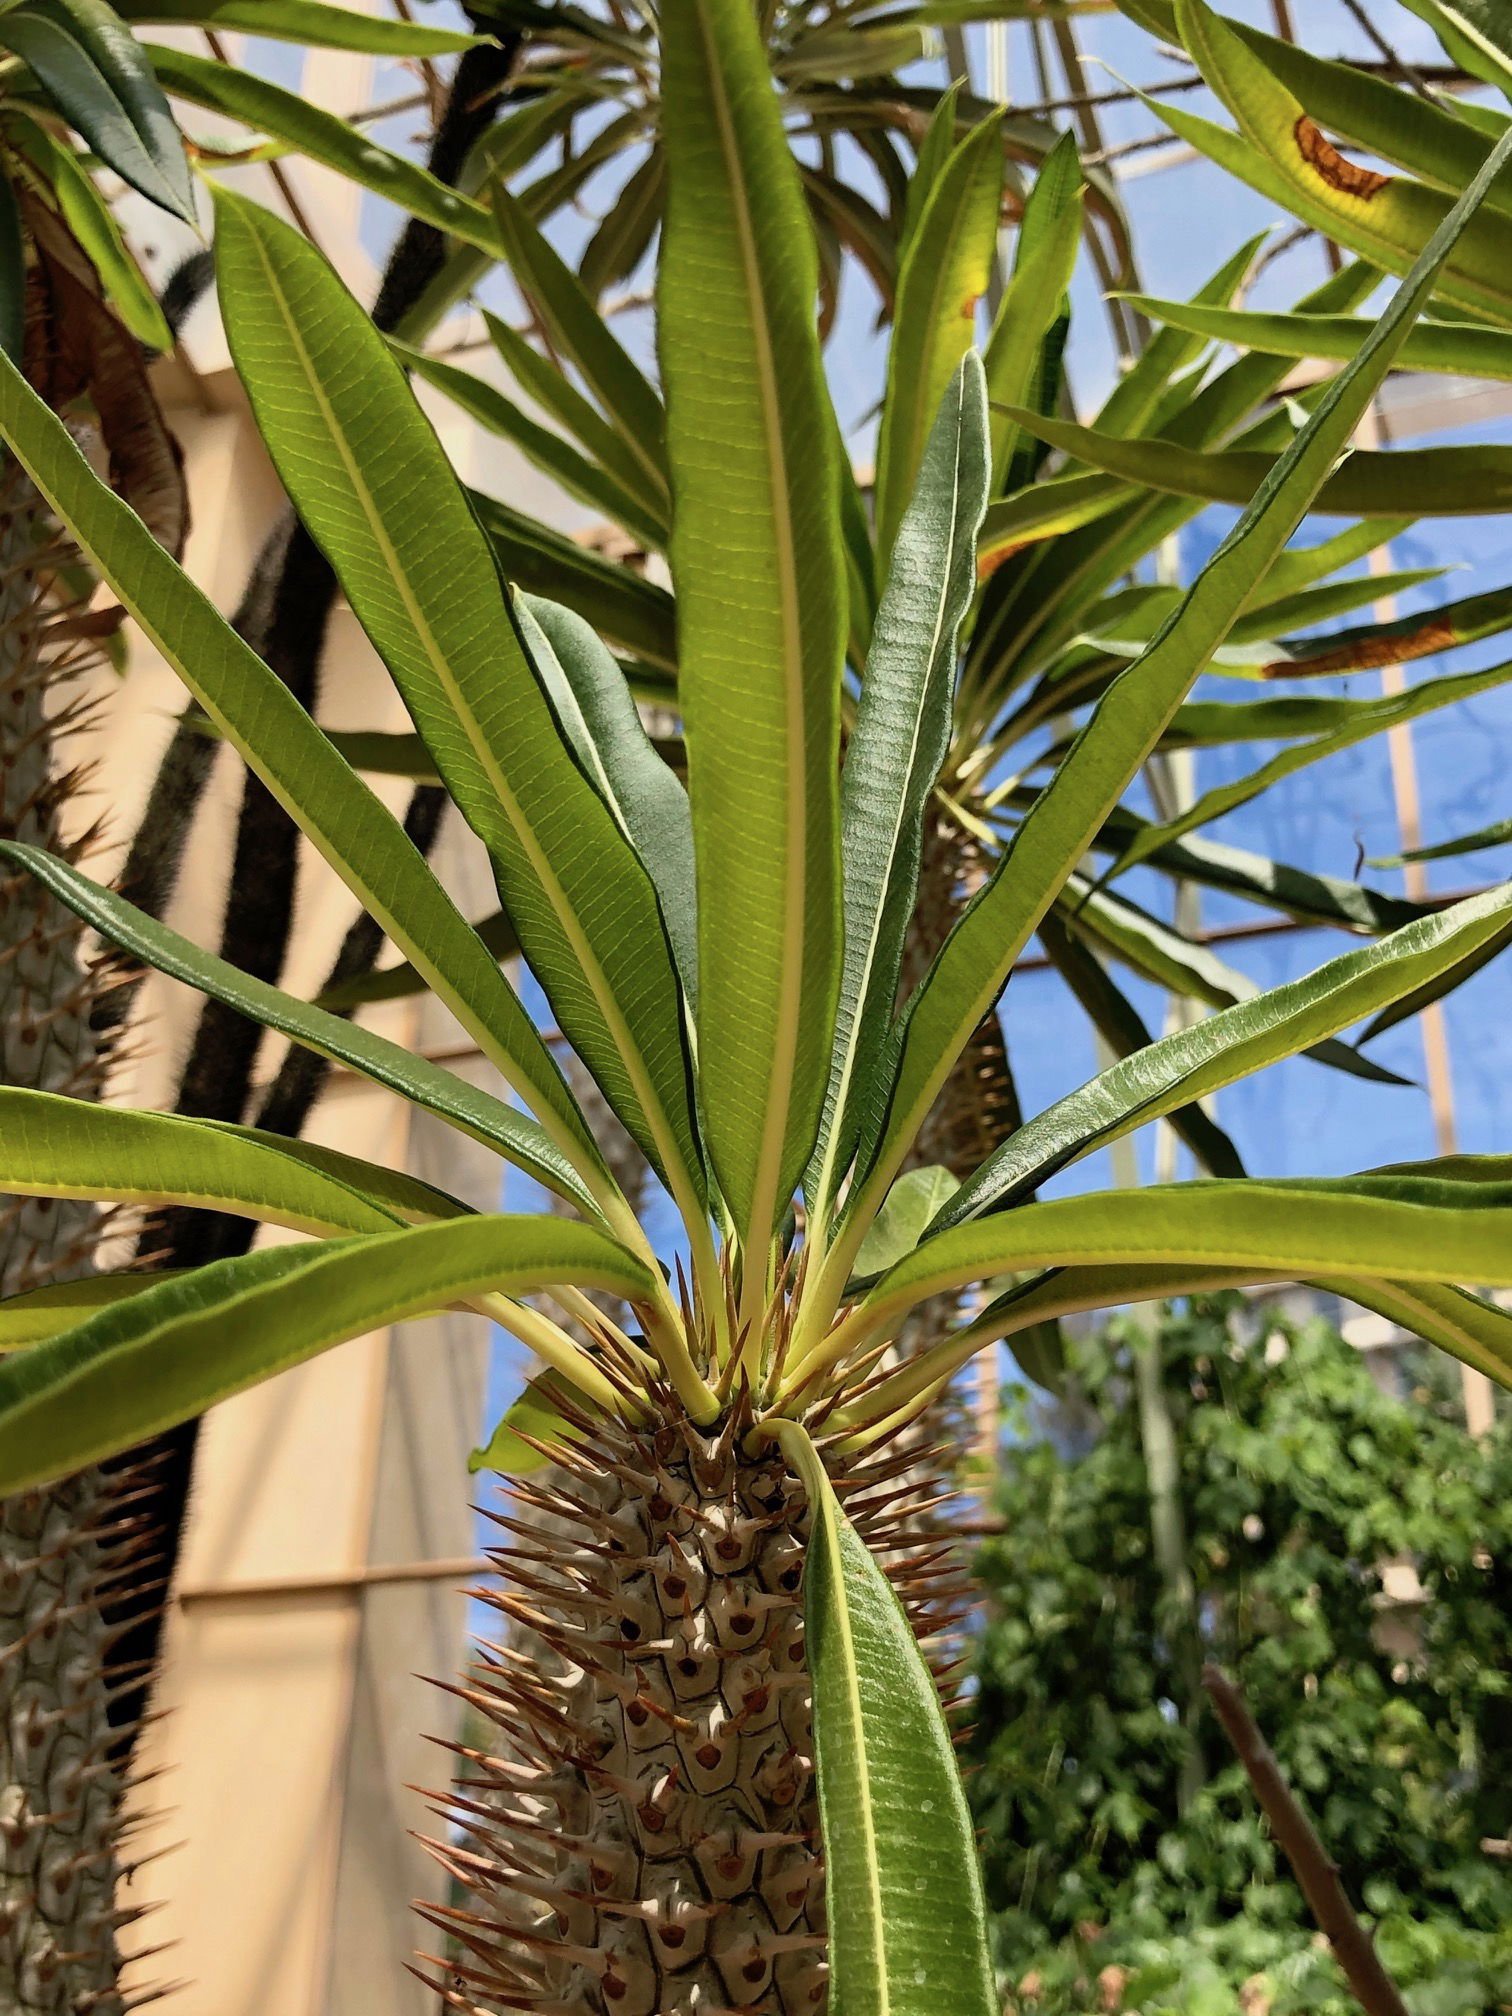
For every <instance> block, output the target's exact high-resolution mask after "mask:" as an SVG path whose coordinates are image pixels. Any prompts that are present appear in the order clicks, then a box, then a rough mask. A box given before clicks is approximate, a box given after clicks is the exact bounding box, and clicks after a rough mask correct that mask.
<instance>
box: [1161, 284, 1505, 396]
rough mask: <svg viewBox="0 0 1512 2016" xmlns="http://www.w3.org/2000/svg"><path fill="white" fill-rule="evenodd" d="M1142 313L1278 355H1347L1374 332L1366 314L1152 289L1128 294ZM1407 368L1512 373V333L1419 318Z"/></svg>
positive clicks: (1404, 360) (1403, 357)
mask: <svg viewBox="0 0 1512 2016" xmlns="http://www.w3.org/2000/svg"><path fill="white" fill-rule="evenodd" d="M1123 298H1124V299H1125V300H1127V301H1128V302H1129V303H1130V304H1131V305H1132V306H1133V307H1135V308H1137V309H1139V310H1140V312H1141V313H1142V314H1145V315H1149V316H1150V317H1152V318H1153V319H1155V320H1158V321H1161V322H1166V323H1169V324H1170V326H1171V327H1172V328H1173V329H1189V330H1191V331H1192V332H1193V334H1195V335H1199V336H1210V337H1212V339H1213V340H1214V342H1217V343H1233V344H1237V345H1239V346H1240V347H1242V348H1244V349H1248V350H1266V351H1270V352H1272V353H1273V354H1274V355H1275V356H1278V357H1337V358H1339V359H1341V360H1342V359H1348V358H1350V357H1353V355H1354V354H1355V352H1356V350H1358V349H1359V347H1360V345H1361V343H1362V342H1363V341H1364V340H1365V338H1366V336H1367V335H1369V333H1370V327H1371V324H1370V320H1369V318H1368V317H1367V316H1364V315H1301V314H1297V313H1296V312H1293V313H1291V314H1271V315H1267V314H1260V313H1257V312H1255V311H1254V310H1250V309H1240V308H1204V307H1199V306H1196V305H1192V304H1188V303H1186V302H1181V301H1160V300H1157V299H1156V298H1155V297H1154V296H1153V295H1149V294H1129V295H1125V296H1124V297H1123ZM1397 363H1398V368H1399V369H1401V370H1403V371H1432V372H1445V373H1448V374H1449V375H1450V376H1452V377H1456V378H1461V377H1463V378H1492V379H1497V380H1506V379H1509V378H1512V338H1509V337H1508V335H1507V333H1506V332H1505V331H1504V330H1501V329H1488V328H1486V327H1485V325H1484V324H1483V323H1477V322H1420V323H1419V324H1418V326H1417V327H1416V329H1414V330H1413V332H1412V334H1411V335H1410V336H1409V337H1408V338H1407V341H1406V342H1405V343H1404V344H1403V345H1402V349H1401V353H1400V355H1399V357H1398V359H1397Z"/></svg>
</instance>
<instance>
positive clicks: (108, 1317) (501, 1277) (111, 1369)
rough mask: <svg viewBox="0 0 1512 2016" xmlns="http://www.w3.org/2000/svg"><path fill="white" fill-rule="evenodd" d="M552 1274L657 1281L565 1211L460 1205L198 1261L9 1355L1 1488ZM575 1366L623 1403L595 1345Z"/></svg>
mask: <svg viewBox="0 0 1512 2016" xmlns="http://www.w3.org/2000/svg"><path fill="white" fill-rule="evenodd" d="M556 1282H571V1283H573V1284H574V1285H575V1286H578V1287H597V1288H605V1289H608V1290H610V1291H611V1292H613V1293H614V1294H618V1295H623V1296H625V1297H627V1299H630V1300H632V1301H642V1300H645V1299H647V1298H648V1297H649V1295H650V1292H651V1280H650V1276H649V1274H648V1272H647V1270H646V1269H645V1268H644V1267H643V1266H641V1265H640V1264H639V1263H638V1262H637V1261H635V1260H633V1259H632V1258H631V1256H630V1255H629V1254H628V1253H626V1252H625V1251H624V1249H623V1248H622V1247H620V1246H618V1245H616V1244H615V1243H614V1242H613V1241H612V1240H610V1239H609V1238H607V1237H606V1236H605V1235H604V1234H603V1233H602V1232H597V1231H595V1230H594V1228H593V1227H592V1226H590V1225H574V1224H571V1223H569V1222H567V1221H566V1220H564V1219H560V1218H538V1217H519V1218H493V1217H477V1218H464V1219H457V1220H454V1221H452V1222H451V1223H449V1224H443V1225H424V1226H417V1227H407V1228H405V1229H404V1230H402V1231H397V1232H389V1233H383V1234H376V1235H373V1236H370V1237H367V1238H357V1239H335V1240H327V1241H323V1242H321V1243H319V1244H316V1245H312V1246H292V1247H291V1246H276V1247H271V1248H268V1249H266V1250H264V1251H261V1252H254V1253H248V1254H244V1255H242V1256H240V1257H238V1258H236V1259H233V1260H221V1261H215V1262H213V1263H212V1264H211V1265H210V1266H207V1267H200V1268H196V1269H195V1270H194V1271H193V1272H192V1273H189V1274H184V1275H180V1276H178V1277H176V1278H175V1279H173V1280H170V1281H164V1282H162V1283H160V1284H159V1285H157V1286H155V1287H153V1288H150V1289H149V1290H147V1292H145V1293H144V1294H141V1295H135V1296H132V1297H130V1298H128V1299H126V1300H123V1301H120V1302H118V1303H116V1304H115V1305H114V1306H113V1307H111V1308H106V1309H102V1310H101V1311H100V1312H99V1313H98V1314H97V1315H94V1316H91V1317H90V1318H88V1319H87V1320H86V1321H85V1322H83V1323H81V1324H80V1325H79V1326H78V1327H77V1328H75V1329H73V1330H69V1331H65V1332H64V1333H63V1334H61V1335H59V1336H55V1337H52V1338H50V1339H48V1340H47V1341H46V1342H45V1343H40V1344H35V1345H33V1346H32V1347H31V1349H29V1350H26V1351H16V1352H12V1353H11V1354H10V1355H9V1356H7V1357H6V1358H5V1359H4V1360H0V1491H3V1492H5V1493H7V1494H8V1493H10V1492H13V1491H23V1490H26V1489H27V1488H28V1487H30V1486H31V1485H33V1484H40V1483H45V1482H47V1481H48V1480H50V1479H51V1478H54V1477H58V1476H62V1475H65V1474H67V1473H69V1472H72V1471H74V1470H77V1469H80V1468H82V1467H83V1466H84V1465H85V1464H86V1463H93V1462H98V1461H101V1460H102V1459H104V1458H105V1457H108V1456H113V1455H116V1454H117V1453H119V1451H121V1450H122V1449H129V1448H131V1447H132V1446H133V1445H134V1444H136V1443H138V1442H141V1441H144V1440H145V1439H146V1438H147V1437H148V1436H150V1435H155V1434H157V1433H159V1432H160V1431H161V1430H163V1429H165V1428H171V1427H173V1426H174V1425H175V1424H176V1423H178V1422H180V1421H187V1420H189V1419H191V1418H192V1417H193V1416H194V1415H197V1414H202V1413H203V1412H204V1411H205V1409H206V1408H207V1407H212V1406H214V1405H215V1404H216V1403H217V1402H218V1401H220V1400H224V1399H227V1398H228V1397H229V1396H230V1395H231V1394H233V1393H239V1392H241V1391H243V1390H244V1389H245V1388H247V1387H249V1386H254V1385H257V1384H259V1383H260V1382H261V1381H262V1380H264V1379H268V1378H271V1377H272V1375H273V1374H274V1373H275V1372H281V1371H283V1370H285V1369H286V1367H288V1366H290V1365H297V1364H299V1363H301V1362H302V1361H303V1360H304V1359H307V1358H311V1357H314V1356H315V1355H316V1354H317V1353H318V1352H321V1351H325V1350H328V1349H329V1348H330V1346H331V1345H333V1344H340V1343H343V1342H344V1341H345V1340H346V1339H347V1338H349V1337H360V1336H361V1335H362V1334H363V1333H364V1332H365V1331H368V1330H374V1329H380V1328H382V1327H383V1326H384V1325H386V1324H390V1323H399V1322H403V1321H404V1320H405V1319H406V1318H407V1317H411V1316H419V1315H424V1314H426V1313H427V1312H429V1311H431V1310H436V1309H444V1308H447V1307H449V1306H451V1305H453V1304H455V1303H458V1302H468V1301H474V1300H476V1299H477V1298H479V1297H480V1296H483V1295H486V1294H506V1295H515V1294H523V1293H531V1292H534V1291H535V1290H538V1289H540V1288H543V1287H549V1286H550V1285H552V1284H553V1283H556ZM573 1369H574V1370H575V1371H578V1372H579V1373H580V1383H581V1384H586V1385H588V1386H595V1382H596V1387H597V1388H600V1389H602V1390H601V1391H598V1392H597V1397H598V1398H599V1400H600V1404H603V1405H608V1406H611V1407H612V1406H613V1405H615V1403H616V1396H615V1393H614V1389H613V1388H612V1387H611V1386H610V1385H609V1383H608V1381H607V1380H605V1379H604V1378H603V1376H602V1374H600V1373H597V1372H596V1371H595V1370H594V1368H593V1367H592V1366H591V1364H590V1362H589V1360H588V1359H587V1357H586V1356H585V1355H583V1354H580V1353H579V1354H574V1364H573Z"/></svg>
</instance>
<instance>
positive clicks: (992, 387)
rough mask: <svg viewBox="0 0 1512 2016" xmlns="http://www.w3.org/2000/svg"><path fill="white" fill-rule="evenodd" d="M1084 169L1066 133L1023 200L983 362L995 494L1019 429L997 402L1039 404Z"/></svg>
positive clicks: (1077, 232) (1069, 266)
mask: <svg viewBox="0 0 1512 2016" xmlns="http://www.w3.org/2000/svg"><path fill="white" fill-rule="evenodd" d="M1082 193H1083V185H1082V174H1081V160H1080V157H1079V156H1078V154H1077V151H1076V142H1075V140H1074V138H1073V137H1072V135H1071V134H1070V133H1066V134H1064V135H1063V136H1062V138H1061V139H1060V141H1058V142H1057V144H1056V146H1055V147H1054V148H1052V150H1051V151H1050V153H1049V154H1048V155H1047V156H1046V157H1045V162H1044V165H1043V167H1042V168H1041V169H1040V172H1039V174H1038V175H1037V176H1036V177H1035V182H1034V187H1033V189H1032V190H1031V191H1030V193H1029V196H1028V199H1027V200H1026V202H1025V205H1024V216H1023V221H1022V223H1021V224H1020V226H1019V234H1018V243H1017V245H1016V246H1015V247H1014V257H1013V274H1012V277H1011V279H1010V280H1009V282H1008V285H1007V286H1006V287H1005V288H1004V289H1003V298H1002V300H1001V302H1000V303H999V304H998V311H997V314H996V316H995V317H994V318H993V324H992V333H991V335H990V336H989V337H988V339H987V349H986V353H985V356H984V358H983V364H984V367H985V369H986V373H987V397H988V399H989V401H990V402H992V406H993V414H992V491H993V494H994V495H995V494H996V493H997V492H998V491H999V490H1000V489H1001V488H1002V485H1003V482H1004V480H1005V479H1006V476H1007V473H1008V467H1009V464H1010V462H1011V460H1012V457H1013V453H1014V449H1015V445H1016V442H1017V433H1016V430H1015V429H1014V427H1013V426H1012V424H1011V423H1010V422H1009V420H1008V419H1007V417H1006V416H1005V415H1003V414H1001V413H999V412H998V411H997V410H996V409H997V408H998V407H1000V406H1005V405H1007V406H1024V405H1032V404H1033V403H1034V401H1033V399H1032V398H1031V396H1030V395H1031V391H1032V388H1033V386H1034V383H1035V380H1036V378H1037V376H1038V375H1039V374H1040V372H1041V369H1042V365H1043V359H1044V346H1045V339H1046V337H1047V336H1048V335H1049V333H1050V330H1051V328H1052V327H1053V325H1054V323H1055V321H1056V319H1057V317H1058V316H1059V315H1060V314H1061V313H1062V311H1063V307H1064V303H1065V295H1066V289H1067V288H1068V287H1069V286H1070V284H1071V274H1072V270H1073V268H1074V267H1075V265H1076V253H1077V247H1078V246H1079V244H1080V243H1081V230H1082Z"/></svg>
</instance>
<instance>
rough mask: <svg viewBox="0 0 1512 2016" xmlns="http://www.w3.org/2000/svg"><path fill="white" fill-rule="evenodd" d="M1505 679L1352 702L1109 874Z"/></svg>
mask: <svg viewBox="0 0 1512 2016" xmlns="http://www.w3.org/2000/svg"><path fill="white" fill-rule="evenodd" d="M1508 679H1512V663H1509V664H1506V665H1493V666H1490V667H1489V668H1488V669H1487V670H1486V671H1484V672H1460V673H1455V674H1451V675H1448V676H1446V677H1444V678H1442V679H1425V680H1424V681H1423V682H1422V684H1421V685H1419V686H1409V687H1408V688H1407V690H1406V692H1404V693H1393V694H1388V695H1387V697H1386V698H1385V699H1382V700H1365V701H1360V702H1358V703H1356V704H1357V711H1356V712H1354V713H1352V714H1351V715H1349V716H1348V717H1347V719H1346V720H1345V721H1344V722H1343V723H1342V725H1341V726H1339V727H1337V728H1335V729H1333V730H1332V732H1331V733H1329V734H1327V735H1319V736H1317V737H1315V738H1314V739H1313V740H1312V741H1310V742H1302V743H1296V744H1293V746H1292V747H1291V748H1289V749H1283V750H1282V751H1281V752H1280V754H1279V755H1277V756H1273V757H1272V758H1271V760H1270V761H1269V762H1268V763H1262V764H1261V765H1260V767H1259V768H1258V769H1256V770H1251V771H1250V772H1249V773H1248V774H1247V775H1246V776H1243V777H1236V778H1234V779H1233V780H1232V781H1231V782H1229V783H1227V784H1218V785H1215V786H1214V787H1213V789H1212V790H1211V791H1204V792H1203V794H1202V796H1201V797H1200V798H1199V799H1198V800H1197V801H1196V803H1195V804H1193V805H1191V806H1189V807H1188V808H1187V810H1186V811H1184V812H1181V813H1178V814H1177V816H1176V817H1175V818H1174V819H1168V820H1167V821H1165V823H1164V824H1162V825H1158V826H1149V827H1147V828H1146V829H1145V831H1144V832H1143V833H1141V834H1140V835H1139V837H1138V839H1137V840H1135V841H1134V843H1133V844H1132V845H1131V846H1130V848H1129V850H1128V852H1127V853H1126V854H1125V855H1124V856H1123V859H1122V860H1121V861H1119V862H1118V863H1117V864H1116V865H1115V866H1114V867H1113V868H1112V869H1111V870H1110V871H1109V873H1110V874H1111V875H1121V874H1123V873H1124V871H1125V870H1126V869H1128V868H1132V867H1133V866H1134V864H1135V863H1136V862H1137V861H1141V860H1143V859H1144V858H1145V857H1146V856H1147V855H1149V854H1150V853H1151V852H1153V850H1154V849H1155V848H1157V847H1158V846H1160V845H1161V843H1162V842H1163V841H1166V840H1179V839H1180V838H1181V836H1182V835H1183V834H1184V833H1190V832H1192V831H1193V829H1194V828H1196V827H1198V826H1206V825H1208V824H1209V823H1210V822H1211V821H1212V820H1214V819H1218V818H1221V817H1222V816H1223V814H1224V813H1226V812H1231V811H1233V809H1234V808H1235V807H1236V806H1239V805H1247V804H1249V802H1250V801H1251V799H1254V798H1258V797H1259V796H1260V794H1261V793H1262V792H1263V791H1267V790H1269V789H1270V787H1271V785H1272V784H1275V783H1278V782H1279V781H1280V780H1281V779H1282V778H1283V777H1290V776H1293V775H1295V773H1296V772H1297V771H1299V770H1305V769H1306V768H1307V766H1308V765H1309V764H1311V763H1319V762H1322V760H1323V759H1324V758H1325V757H1327V756H1334V755H1337V754H1338V752H1339V751H1340V750H1341V749H1350V748H1353V746H1354V745H1355V743H1357V742H1363V741H1364V740H1365V739H1366V738H1367V737H1368V736H1371V735H1379V734H1384V733H1387V732H1389V731H1390V730H1391V729H1393V728H1396V727H1399V726H1400V725H1401V724H1402V723H1403V722H1405V721H1415V720H1417V719H1418V717H1419V716H1420V715H1423V714H1428V713H1431V712H1433V710H1434V709H1435V708H1439V707H1449V706H1453V705H1454V704H1455V703H1456V702H1458V701H1460V700H1471V699H1474V698H1475V697H1476V696H1477V695H1478V694H1481V693H1489V692H1492V691H1494V689H1495V688H1496V687H1498V686H1504V685H1505V684H1506V683H1507V681H1508Z"/></svg>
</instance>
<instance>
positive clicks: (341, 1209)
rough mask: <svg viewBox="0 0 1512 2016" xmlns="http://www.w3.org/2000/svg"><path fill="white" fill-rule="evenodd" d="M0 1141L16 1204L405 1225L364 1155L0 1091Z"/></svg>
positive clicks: (307, 1224)
mask: <svg viewBox="0 0 1512 2016" xmlns="http://www.w3.org/2000/svg"><path fill="white" fill-rule="evenodd" d="M0 1143H3V1145H0V1188H3V1189H5V1190H9V1191H12V1192H13V1193H15V1194H16V1195H17V1196H24V1197H98V1198H108V1199H110V1200H111V1201H113V1202H115V1203H119V1204H147V1205H163V1204H185V1205H190V1206H193V1207H194V1208H196V1209H201V1210H206V1211H229V1212H234V1213H235V1214H236V1215H237V1216H239V1217H243V1218H256V1219H259V1220H261V1221H262V1222H263V1223H265V1224H269V1225H284V1226H287V1227H289V1228H290V1229H291V1230H292V1231H295V1232H384V1231H387V1230H388V1229H389V1228H390V1227H391V1226H392V1225H394V1224H395V1223H397V1222H399V1220H398V1216H397V1214H396V1212H395V1210H394V1209H393V1204H392V1201H391V1197H392V1183H391V1179H390V1178H389V1177H388V1175H387V1172H386V1171H384V1170H382V1169H379V1168H372V1167H370V1166H369V1165H368V1164H367V1163H365V1162H363V1161H361V1160H359V1159H358V1158H357V1157H356V1156H352V1155H341V1154H338V1153H337V1152H336V1151H334V1150H331V1149H327V1150H325V1151H321V1152H320V1153H319V1156H318V1159H317V1157H306V1156H303V1155H301V1154H299V1153H298V1152H289V1151H288V1150H286V1149H285V1148H284V1146H283V1144H282V1143H281V1142H279V1141H278V1140H277V1138H276V1137H275V1136H273V1135H270V1134H269V1135H259V1134H256V1133H254V1132H251V1131H246V1132H244V1131H243V1130H242V1129H240V1128H235V1127H223V1128H216V1127H211V1126H208V1125H206V1124H203V1123H201V1122H199V1121H196V1120H186V1119H180V1118H179V1117H177V1116H176V1115H174V1114H171V1113H141V1112H133V1111H131V1110H130V1109H128V1108H126V1107H123V1106H100V1105H96V1104H95V1103H94V1102H93V1101H90V1100H84V1099H67V1098H63V1097H61V1096H60V1095H59V1094H58V1093H55V1092H32V1091H26V1090H22V1089H20V1088H17V1087H14V1086H0ZM419 1187H422V1188H423V1187H425V1186H419ZM386 1192H387V1193H389V1194H388V1195H385V1194H384V1193H386ZM431 1194H433V1195H435V1194H437V1193H431ZM461 1208H462V1207H461V1206H458V1205H456V1204H455V1201H454V1200H453V1211H456V1210H459V1209H461Z"/></svg>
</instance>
